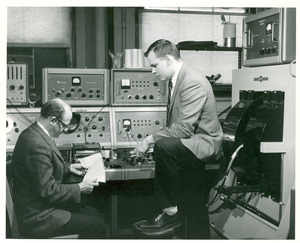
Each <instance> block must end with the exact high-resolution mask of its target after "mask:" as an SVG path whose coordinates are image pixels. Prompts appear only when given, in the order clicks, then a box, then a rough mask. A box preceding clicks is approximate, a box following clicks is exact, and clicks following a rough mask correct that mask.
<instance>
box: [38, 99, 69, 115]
mask: <svg viewBox="0 0 300 243" xmlns="http://www.w3.org/2000/svg"><path fill="white" fill-rule="evenodd" d="M65 112H66V105H65V103H64V102H63V101H62V100H61V99H52V100H49V101H48V102H46V103H45V104H44V105H43V106H42V108H41V116H42V117H44V118H47V117H50V116H55V117H57V118H58V119H62V118H63V115H64V113H65Z"/></svg>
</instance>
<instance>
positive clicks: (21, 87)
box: [9, 85, 25, 90]
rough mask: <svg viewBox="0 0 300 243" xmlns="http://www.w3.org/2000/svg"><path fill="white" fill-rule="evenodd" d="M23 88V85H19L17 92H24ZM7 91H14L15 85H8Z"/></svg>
mask: <svg viewBox="0 0 300 243" xmlns="http://www.w3.org/2000/svg"><path fill="white" fill-rule="evenodd" d="M24 88H25V87H24V86H23V85H20V86H19V87H18V89H19V90H24ZM9 89H10V90H15V89H16V86H15V85H10V86H9Z"/></svg>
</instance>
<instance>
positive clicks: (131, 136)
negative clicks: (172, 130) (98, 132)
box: [112, 107, 166, 148]
mask: <svg viewBox="0 0 300 243" xmlns="http://www.w3.org/2000/svg"><path fill="white" fill-rule="evenodd" d="M112 117H113V125H114V130H115V133H114V136H115V137H114V144H115V145H116V147H117V148H127V147H135V146H136V144H137V143H138V142H140V141H142V140H143V139H144V138H145V137H147V136H148V135H150V134H153V133H155V132H158V131H160V130H162V129H164V128H165V127H166V107H143V108H139V107H132V108H131V107H113V108H112Z"/></svg>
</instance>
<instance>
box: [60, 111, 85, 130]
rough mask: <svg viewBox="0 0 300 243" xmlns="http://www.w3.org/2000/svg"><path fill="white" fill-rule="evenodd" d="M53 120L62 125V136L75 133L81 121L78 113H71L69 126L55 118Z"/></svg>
mask: <svg viewBox="0 0 300 243" xmlns="http://www.w3.org/2000/svg"><path fill="white" fill-rule="evenodd" d="M55 118H56V119H57V120H58V121H59V122H60V123H61V124H62V126H63V133H64V134H70V133H73V132H75V131H76V130H77V128H78V127H79V125H80V120H81V116H80V114H79V113H73V115H72V119H71V121H70V124H69V125H67V124H66V123H64V122H63V121H62V120H60V119H59V118H57V117H56V116H55Z"/></svg>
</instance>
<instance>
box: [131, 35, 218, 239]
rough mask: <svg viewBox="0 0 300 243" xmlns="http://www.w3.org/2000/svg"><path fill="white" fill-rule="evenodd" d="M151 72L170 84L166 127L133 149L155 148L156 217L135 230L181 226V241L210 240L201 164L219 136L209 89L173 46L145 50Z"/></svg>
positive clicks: (210, 155)
mask: <svg viewBox="0 0 300 243" xmlns="http://www.w3.org/2000/svg"><path fill="white" fill-rule="evenodd" d="M145 57H147V59H148V61H149V64H150V66H151V67H152V73H153V74H155V75H156V76H158V77H159V78H160V79H161V80H162V81H168V82H169V98H168V102H167V119H166V124H167V127H166V128H165V129H163V130H160V131H159V132H157V133H155V134H152V135H150V136H148V137H146V138H145V139H144V140H143V141H142V142H141V143H140V144H138V145H137V147H136V148H135V149H134V150H133V151H132V154H133V155H135V156H137V157H139V156H143V154H144V153H145V152H146V151H148V149H149V148H150V145H151V144H154V157H155V194H156V198H157V200H156V202H157V207H158V209H159V211H158V213H157V214H156V215H155V216H154V217H153V218H150V219H148V220H143V221H140V222H137V223H136V224H134V229H135V230H137V231H138V232H141V233H143V232H147V233H148V234H149V232H153V233H156V232H162V231H165V230H167V229H174V228H177V227H179V226H180V225H181V223H182V222H181V217H180V214H181V212H184V214H185V215H186V219H187V220H186V224H187V225H186V228H187V232H186V233H185V234H186V238H202V239H203V238H209V237H210V230H209V217H208V209H207V207H206V203H207V201H208V196H209V195H208V190H207V188H206V181H205V173H204V171H205V163H206V161H208V160H210V159H211V158H214V157H215V156H216V155H217V154H218V152H219V150H220V147H221V144H222V137H223V132H222V128H221V126H220V123H219V120H218V114H217V109H216V101H215V97H214V94H213V90H212V87H211V85H210V83H209V81H208V80H207V79H206V78H205V76H204V75H203V74H202V73H201V72H199V71H198V70H195V69H193V68H191V67H189V66H187V65H186V64H184V63H183V61H182V60H181V58H180V53H179V51H178V49H177V48H176V46H175V45H174V44H173V43H171V42H170V41H168V40H163V39H162V40H157V41H155V42H154V43H152V44H151V45H150V46H149V48H148V50H147V51H146V52H145Z"/></svg>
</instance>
